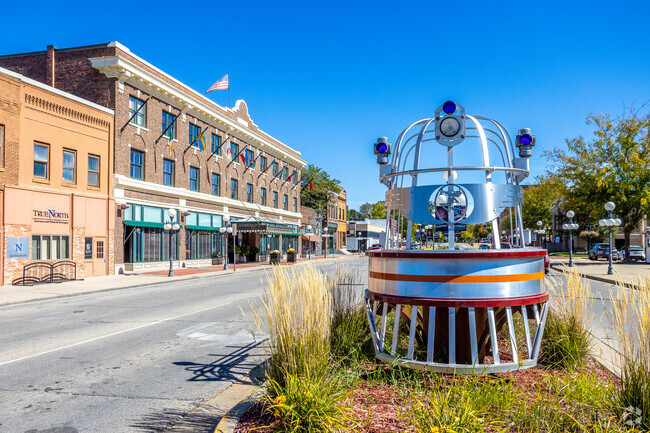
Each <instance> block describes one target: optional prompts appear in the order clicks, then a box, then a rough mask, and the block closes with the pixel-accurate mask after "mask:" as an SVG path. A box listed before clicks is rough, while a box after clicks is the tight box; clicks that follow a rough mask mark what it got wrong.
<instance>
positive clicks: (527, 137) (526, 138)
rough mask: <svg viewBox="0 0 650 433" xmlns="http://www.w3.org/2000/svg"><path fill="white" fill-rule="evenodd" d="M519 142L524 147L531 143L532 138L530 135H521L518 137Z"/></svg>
mask: <svg viewBox="0 0 650 433" xmlns="http://www.w3.org/2000/svg"><path fill="white" fill-rule="evenodd" d="M519 142H520V143H521V144H523V145H524V146H528V145H529V144H530V143H532V142H533V137H532V136H531V135H530V134H523V135H522V136H521V137H519Z"/></svg>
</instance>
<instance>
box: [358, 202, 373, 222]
mask: <svg viewBox="0 0 650 433" xmlns="http://www.w3.org/2000/svg"><path fill="white" fill-rule="evenodd" d="M373 208H374V205H373V204H372V203H364V204H362V205H361V207H360V208H359V214H360V216H361V219H366V218H372V210H373Z"/></svg>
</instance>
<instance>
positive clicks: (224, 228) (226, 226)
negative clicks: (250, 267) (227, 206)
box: [219, 215, 237, 271]
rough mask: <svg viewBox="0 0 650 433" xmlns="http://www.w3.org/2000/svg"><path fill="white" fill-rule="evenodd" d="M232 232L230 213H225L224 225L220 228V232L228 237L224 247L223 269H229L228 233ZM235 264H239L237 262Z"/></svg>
mask: <svg viewBox="0 0 650 433" xmlns="http://www.w3.org/2000/svg"><path fill="white" fill-rule="evenodd" d="M226 232H228V233H232V227H231V224H230V217H228V215H225V216H224V217H223V226H222V227H221V228H220V229H219V233H221V234H222V235H225V236H224V237H225V238H226V248H225V249H224V255H223V269H224V271H225V270H228V234H227V233H226ZM233 250H234V248H233ZM233 266H237V265H236V264H235V265H233Z"/></svg>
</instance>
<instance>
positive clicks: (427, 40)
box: [0, 0, 650, 209]
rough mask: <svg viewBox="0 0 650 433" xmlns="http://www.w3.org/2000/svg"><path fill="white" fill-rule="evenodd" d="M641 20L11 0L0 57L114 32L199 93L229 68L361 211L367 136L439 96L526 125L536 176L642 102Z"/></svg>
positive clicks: (593, 12) (259, 107)
mask: <svg viewBox="0 0 650 433" xmlns="http://www.w3.org/2000/svg"><path fill="white" fill-rule="evenodd" d="M497 4H498V5H497ZM495 5H496V6H495ZM648 17H650V2H647V1H643V0H639V1H618V2H615V3H613V2H604V1H599V0H596V1H590V2H582V1H563V2H555V1H546V2H524V1H516V2H472V1H466V2H452V1H447V2H433V1H428V2H408V1H403V2H385V1H357V2H349V1H347V2H341V1H330V2H312V1H302V2H285V1H276V2H261V1H259V2H258V1H247V2H239V1H231V2H208V1H203V2H202V1H195V2H186V3H183V2H165V1H157V2H147V1H140V2H120V1H116V2H110V3H102V2H99V3H93V2H84V3H79V4H74V3H71V2H56V3H52V2H42V3H41V2H38V1H36V2H10V3H9V4H7V5H4V6H3V31H2V32H1V34H0V53H2V54H10V53H17V52H26V51H40V50H44V49H45V47H46V45H49V44H53V45H56V46H57V47H59V48H67V47H73V46H80V45H90V44H96V43H105V42H108V41H112V40H117V41H119V42H121V43H122V44H124V45H126V46H127V47H129V48H130V49H131V51H133V52H134V53H135V54H137V55H139V56H140V57H142V58H144V59H146V60H148V61H149V62H151V63H153V64H154V65H156V66H158V67H159V68H161V69H162V70H164V71H166V72H168V73H169V74H171V75H172V76H174V77H176V78H177V79H179V80H181V81H183V82H185V83H187V84H188V85H190V86H192V87H193V88H195V89H197V90H199V91H205V90H206V89H207V88H208V87H209V86H210V85H211V84H212V83H213V82H214V81H216V80H217V79H219V78H221V76H223V75H224V74H225V73H226V72H230V78H231V87H232V90H231V91H232V98H233V101H234V100H235V99H244V100H246V102H247V104H248V107H249V112H250V114H251V117H252V118H253V120H254V121H255V122H256V123H257V124H258V125H259V126H260V127H261V128H262V129H263V130H265V131H266V132H268V133H270V134H271V135H273V136H275V137H276V138H278V139H280V140H281V141H283V142H285V143H286V144H288V145H290V146H292V147H294V148H295V149H297V150H299V151H301V152H302V156H303V159H305V160H306V161H308V162H310V163H314V164H316V165H318V166H319V167H322V168H324V169H325V170H327V171H328V172H329V173H330V174H331V175H332V176H333V177H335V178H337V179H339V180H341V183H342V185H343V187H344V188H345V189H346V190H347V192H348V202H349V206H350V207H351V208H356V209H358V207H359V205H360V204H362V203H364V202H366V201H370V202H374V201H377V200H382V199H383V197H384V193H385V187H384V186H383V185H381V184H379V182H378V181H377V172H378V170H377V165H376V163H375V157H374V155H373V154H372V150H371V145H372V143H373V142H374V141H375V139H376V137H378V136H380V135H385V136H388V137H389V138H390V139H391V141H394V140H395V139H396V137H397V135H398V134H399V133H400V132H401V130H402V129H403V128H404V127H406V126H407V125H408V124H410V123H411V122H413V121H415V120H418V119H421V118H424V117H430V116H432V115H433V110H434V109H435V108H436V107H437V106H438V105H440V104H442V103H443V102H444V101H445V100H447V99H453V100H455V101H457V102H459V103H461V104H463V105H464V106H465V108H466V109H467V112H468V113H469V114H478V115H484V116H487V117H491V118H494V119H496V120H499V121H500V122H501V123H503V124H504V125H505V126H506V127H507V128H508V130H509V132H510V133H511V134H513V135H514V134H515V133H516V130H517V129H518V128H521V127H530V128H532V129H533V131H534V133H535V134H536V136H537V146H536V148H535V149H534V156H533V157H532V158H531V174H532V175H533V176H535V175H539V174H541V173H543V172H544V170H545V168H546V166H547V164H548V163H547V161H545V160H543V159H542V158H541V157H540V155H541V153H542V151H543V150H550V149H553V148H554V147H556V146H563V145H564V140H565V139H566V138H571V137H577V136H579V135H589V134H590V129H589V128H588V127H587V126H586V125H585V117H586V115H587V114H588V113H591V112H593V113H600V112H605V113H611V114H613V115H619V114H622V112H623V109H624V107H625V106H629V105H630V104H633V103H636V104H637V105H639V104H641V103H643V102H647V101H650V56H649V55H648V52H649V47H650V26H649V25H648V22H647V21H648ZM210 95H211V97H212V98H213V99H214V100H215V101H216V102H217V103H219V104H222V105H227V103H228V92H227V91H217V92H212V93H211V94H210Z"/></svg>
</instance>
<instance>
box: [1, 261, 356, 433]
mask: <svg viewBox="0 0 650 433" xmlns="http://www.w3.org/2000/svg"><path fill="white" fill-rule="evenodd" d="M336 265H344V266H345V265H347V266H351V267H352V266H357V267H358V269H359V271H360V273H361V274H362V275H364V276H365V275H367V266H366V259H361V258H352V259H347V260H333V261H326V262H322V263H315V264H314V266H316V267H317V268H319V269H322V270H324V271H326V272H332V271H333V270H334V268H335V266H336ZM264 280H265V271H264V270H262V269H258V270H250V271H246V272H241V273H239V272H238V273H236V274H228V275H219V276H214V277H206V278H198V279H191V280H184V281H173V280H172V281H170V282H169V283H165V284H158V285H151V286H142V287H135V288H127V289H117V290H110V291H103V292H97V293H90V294H84V295H76V296H71V297H63V298H54V299H48V300H42V301H34V302H26V303H21V304H13V305H8V306H5V307H2V308H0V326H1V329H2V331H3V332H2V335H1V336H0V346H1V347H2V351H1V352H0V400H2V402H3V404H2V406H1V407H0V432H7V433H23V432H25V433H26V432H29V433H45V432H47V433H77V432H92V433H103V432H106V433H108V432H111V433H118V432H155V431H162V430H164V429H165V428H166V427H167V426H169V425H171V424H173V423H174V422H176V421H177V420H178V419H179V418H181V417H183V416H184V415H185V414H187V413H189V412H191V411H192V410H193V409H195V408H196V407H197V406H198V405H200V403H201V402H203V401H205V400H207V399H209V398H211V397H213V396H215V395H216V394H218V393H219V392H220V391H222V390H223V389H225V388H227V387H228V386H229V385H230V383H232V382H233V381H236V380H237V378H238V377H241V376H242V375H245V374H247V373H248V371H249V370H250V369H251V368H252V367H254V366H255V365H256V364H257V363H259V362H260V361H261V360H262V355H263V350H262V347H261V345H260V338H258V339H257V341H256V340H255V338H254V337H253V335H252V332H251V327H252V326H254V325H253V323H252V315H251V314H250V310H251V309H250V303H251V302H255V301H256V300H257V299H258V297H259V295H260V293H261V290H262V281H264ZM81 284H83V283H81ZM242 311H243V312H245V314H246V317H247V318H248V320H247V319H246V318H245V317H244V314H243V313H242ZM258 337H260V336H259V335H258Z"/></svg>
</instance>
